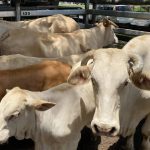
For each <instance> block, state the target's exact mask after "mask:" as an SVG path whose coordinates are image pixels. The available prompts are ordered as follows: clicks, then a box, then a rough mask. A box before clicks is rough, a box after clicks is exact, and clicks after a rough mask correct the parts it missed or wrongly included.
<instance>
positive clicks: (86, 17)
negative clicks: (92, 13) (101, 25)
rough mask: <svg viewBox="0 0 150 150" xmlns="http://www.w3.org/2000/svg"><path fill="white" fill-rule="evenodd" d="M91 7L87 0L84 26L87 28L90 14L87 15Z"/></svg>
mask: <svg viewBox="0 0 150 150" xmlns="http://www.w3.org/2000/svg"><path fill="white" fill-rule="evenodd" d="M89 5H90V0H86V1H85V12H86V14H85V17H84V24H85V27H87V25H88V21H89V14H87V10H89Z"/></svg>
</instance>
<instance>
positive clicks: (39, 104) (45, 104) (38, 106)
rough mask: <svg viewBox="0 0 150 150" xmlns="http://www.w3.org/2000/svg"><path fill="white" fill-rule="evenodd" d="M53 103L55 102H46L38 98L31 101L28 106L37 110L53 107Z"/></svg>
mask: <svg viewBox="0 0 150 150" xmlns="http://www.w3.org/2000/svg"><path fill="white" fill-rule="evenodd" d="M55 105H56V104H55V103H52V102H47V101H45V100H39V99H38V100H34V101H32V103H31V104H30V106H32V107H33V108H35V109H36V110H39V111H45V110H48V109H50V108H52V107H54V106H55Z"/></svg>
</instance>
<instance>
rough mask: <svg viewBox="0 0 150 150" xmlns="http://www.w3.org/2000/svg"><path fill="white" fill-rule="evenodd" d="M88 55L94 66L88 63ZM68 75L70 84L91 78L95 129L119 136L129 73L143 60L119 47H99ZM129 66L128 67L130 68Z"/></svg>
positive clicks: (94, 130)
mask: <svg viewBox="0 0 150 150" xmlns="http://www.w3.org/2000/svg"><path fill="white" fill-rule="evenodd" d="M89 58H92V59H93V63H92V65H90V66H89V65H85V64H86V62H88V60H89ZM82 62H84V63H81V64H82V65H83V66H81V67H79V68H77V69H76V70H75V71H74V72H73V73H72V74H71V75H70V76H69V78H68V82H69V83H71V84H81V83H84V82H85V81H87V80H88V79H89V78H91V80H92V83H93V89H94V95H95V99H96V109H95V114H94V117H93V120H92V122H91V126H92V130H93V132H95V133H97V134H102V133H104V134H107V135H110V136H116V135H117V134H118V133H119V129H120V120H119V112H120V107H121V106H120V105H121V101H123V100H124V98H125V95H126V94H127V91H128V80H129V75H128V72H129V70H130V69H131V64H132V70H138V68H140V66H141V65H140V63H139V62H138V61H137V60H136V58H135V57H133V56H132V57H130V56H127V55H126V54H124V53H123V52H122V51H121V50H119V49H99V50H97V51H95V52H94V54H93V55H91V56H87V57H86V58H84V59H83V60H82ZM127 66H128V67H127Z"/></svg>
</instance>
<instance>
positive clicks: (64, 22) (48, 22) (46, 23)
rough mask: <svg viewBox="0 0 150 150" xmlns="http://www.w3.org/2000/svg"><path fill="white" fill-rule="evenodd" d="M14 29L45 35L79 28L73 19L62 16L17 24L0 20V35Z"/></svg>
mask: <svg viewBox="0 0 150 150" xmlns="http://www.w3.org/2000/svg"><path fill="white" fill-rule="evenodd" d="M16 28H27V29H31V30H33V31H38V32H46V33H66V32H72V31H75V30H78V29H79V28H80V26H79V24H78V23H77V22H76V21H75V20H74V19H72V18H70V17H67V16H64V15H62V14H57V15H53V16H48V17H43V18H38V19H34V20H28V21H18V22H9V21H3V20H0V35H2V34H3V33H4V32H6V31H8V30H11V29H16Z"/></svg>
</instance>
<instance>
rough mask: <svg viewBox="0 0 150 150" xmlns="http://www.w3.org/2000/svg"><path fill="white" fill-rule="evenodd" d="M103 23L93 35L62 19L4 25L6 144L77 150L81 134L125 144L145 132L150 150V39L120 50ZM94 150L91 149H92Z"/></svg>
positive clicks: (0, 33)
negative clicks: (90, 133)
mask: <svg viewBox="0 0 150 150" xmlns="http://www.w3.org/2000/svg"><path fill="white" fill-rule="evenodd" d="M116 27H117V25H116V24H114V23H113V22H111V21H110V20H107V19H103V21H102V22H100V23H97V24H95V26H94V27H92V28H90V29H80V27H79V25H78V23H76V22H75V21H74V20H73V19H71V18H69V17H66V16H64V15H60V14H58V15H54V16H49V17H44V18H39V19H35V20H30V21H20V22H7V21H0V54H1V56H0V98H1V102H0V143H1V144H2V143H5V142H7V141H8V139H9V138H10V137H12V136H14V137H16V138H17V139H19V140H21V139H28V138H30V139H32V140H33V141H34V142H35V150H77V146H78V142H79V140H80V137H81V135H80V132H81V130H82V129H83V127H84V126H89V125H90V127H91V129H92V131H93V133H95V134H97V135H106V136H118V135H121V136H123V137H127V144H126V147H125V150H134V140H133V138H134V133H135V130H136V127H137V125H138V124H139V122H140V121H141V120H142V119H143V118H145V117H146V120H145V123H144V125H143V127H142V136H143V140H142V144H141V150H150V126H149V124H150V115H149V113H150V92H149V90H150V63H149V61H150V60H149V59H150V52H149V51H150V45H149V42H150V35H143V36H139V37H135V38H133V39H131V40H130V41H129V42H128V43H127V44H126V45H125V46H124V47H123V48H122V49H117V48H103V47H106V46H110V45H111V44H113V43H114V42H118V39H117V37H116V35H115V33H114V29H115V28H116ZM87 144H88V143H87Z"/></svg>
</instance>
